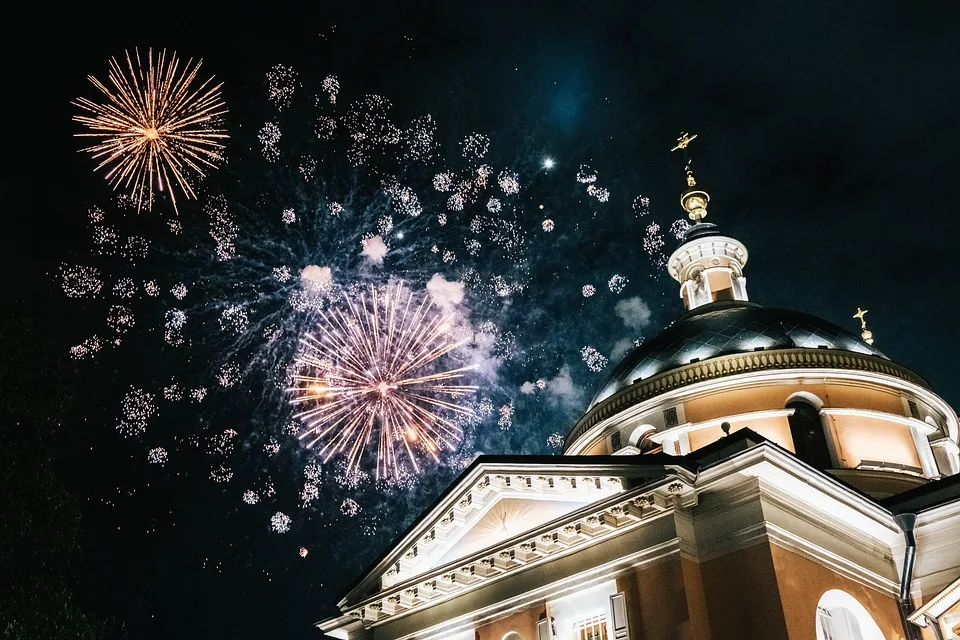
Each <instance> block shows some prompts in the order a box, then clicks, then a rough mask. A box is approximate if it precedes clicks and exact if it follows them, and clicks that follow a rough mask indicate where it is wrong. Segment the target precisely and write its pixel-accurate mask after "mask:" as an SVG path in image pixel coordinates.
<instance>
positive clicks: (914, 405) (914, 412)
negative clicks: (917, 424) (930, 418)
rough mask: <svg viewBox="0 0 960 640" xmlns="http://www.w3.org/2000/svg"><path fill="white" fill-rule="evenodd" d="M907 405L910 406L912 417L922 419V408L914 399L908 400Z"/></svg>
mask: <svg viewBox="0 0 960 640" xmlns="http://www.w3.org/2000/svg"><path fill="white" fill-rule="evenodd" d="M907 406H908V407H910V417H911V418H916V419H917V420H919V419H920V408H919V407H918V406H917V403H916V402H914V401H913V400H907Z"/></svg>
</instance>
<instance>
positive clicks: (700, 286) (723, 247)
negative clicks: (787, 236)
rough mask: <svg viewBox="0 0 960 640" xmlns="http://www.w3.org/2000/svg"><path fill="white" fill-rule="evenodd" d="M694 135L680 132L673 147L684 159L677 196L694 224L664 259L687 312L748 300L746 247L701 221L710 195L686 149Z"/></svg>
mask: <svg viewBox="0 0 960 640" xmlns="http://www.w3.org/2000/svg"><path fill="white" fill-rule="evenodd" d="M696 137H697V136H696V135H692V136H691V135H690V134H688V133H686V132H683V133H682V134H681V135H680V137H679V138H677V145H676V146H675V147H674V148H673V149H672V151H678V150H680V151H683V155H684V159H685V161H686V163H685V165H686V166H685V167H684V172H685V173H686V180H687V189H686V190H685V191H684V192H683V193H682V194H681V195H680V206H681V207H683V210H684V211H686V212H687V215H688V216H689V217H690V219H691V220H693V225H692V226H691V227H690V228H689V229H688V230H687V232H686V233H684V235H683V244H681V245H680V247H678V248H677V250H676V251H674V252H673V254H672V255H671V256H670V258H669V260H668V261H667V270H668V272H669V273H670V277H672V278H673V279H674V280H676V281H677V282H679V283H680V297H681V298H682V299H683V305H684V306H685V307H686V308H687V310H688V311H689V310H690V309H696V308H697V307H700V306H703V305H705V304H710V303H711V302H717V301H719V300H744V301H746V300H748V298H747V281H746V278H744V277H743V267H744V266H745V265H746V264H747V248H746V247H745V246H744V245H743V243H741V242H740V241H739V240H735V239H734V238H729V237H727V236H723V235H720V233H719V231H718V230H717V225H715V224H711V223H709V222H704V221H703V219H704V218H706V217H707V205H708V204H709V203H710V194H708V193H707V192H706V191H704V190H703V189H700V188H698V187H697V180H696V178H695V177H694V175H693V164H692V160H691V159H690V154H689V152H688V151H687V147H689V145H690V143H691V142H692V141H693V140H694V139H695V138H696Z"/></svg>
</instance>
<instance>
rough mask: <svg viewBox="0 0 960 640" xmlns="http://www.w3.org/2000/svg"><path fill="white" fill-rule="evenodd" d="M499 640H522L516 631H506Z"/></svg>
mask: <svg viewBox="0 0 960 640" xmlns="http://www.w3.org/2000/svg"><path fill="white" fill-rule="evenodd" d="M500 640H523V636H521V635H520V634H519V633H517V632H516V631H508V632H506V633H505V634H504V635H503V637H502V638H501V639H500Z"/></svg>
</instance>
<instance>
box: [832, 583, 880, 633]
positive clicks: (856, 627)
mask: <svg viewBox="0 0 960 640" xmlns="http://www.w3.org/2000/svg"><path fill="white" fill-rule="evenodd" d="M816 625H817V640H884V636H883V632H882V631H881V630H880V627H879V625H877V623H876V622H875V621H874V619H873V616H871V615H870V612H869V611H867V609H866V608H865V607H864V606H863V605H862V604H860V603H859V602H858V601H857V599H856V598H854V597H853V596H851V595H850V594H849V593H847V592H846V591H841V590H839V589H830V590H829V591H827V592H825V593H824V594H823V595H822V596H820V602H818V603H817V611H816Z"/></svg>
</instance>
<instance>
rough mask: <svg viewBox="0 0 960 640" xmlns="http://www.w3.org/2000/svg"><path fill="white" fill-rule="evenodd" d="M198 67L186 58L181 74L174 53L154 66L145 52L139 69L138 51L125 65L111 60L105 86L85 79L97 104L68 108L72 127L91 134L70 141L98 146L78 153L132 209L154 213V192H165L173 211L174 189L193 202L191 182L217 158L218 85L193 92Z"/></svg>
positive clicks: (80, 102) (220, 136)
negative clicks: (96, 93)
mask: <svg viewBox="0 0 960 640" xmlns="http://www.w3.org/2000/svg"><path fill="white" fill-rule="evenodd" d="M201 64H202V61H198V62H197V63H196V64H194V62H193V60H192V59H191V60H188V61H187V63H186V65H183V66H182V67H181V64H180V61H179V60H178V59H177V54H176V53H173V54H171V55H170V56H167V52H166V51H163V52H162V53H161V54H160V55H158V56H157V57H156V59H154V55H153V50H152V49H151V50H149V52H148V53H147V59H146V67H144V66H143V64H142V63H141V60H140V54H139V52H138V51H137V50H134V52H133V55H132V56H131V54H130V52H129V51H128V52H126V65H123V64H122V63H121V62H119V61H117V59H116V58H111V59H110V71H109V72H108V74H107V78H108V83H107V84H104V83H103V82H100V81H99V80H98V79H96V78H95V77H93V76H89V80H90V82H91V83H92V84H93V86H95V87H96V88H97V89H98V90H99V91H100V93H102V94H103V96H102V97H103V98H104V100H103V101H102V102H95V101H93V100H89V99H87V98H78V99H77V100H76V101H74V102H73V105H74V106H76V107H79V108H80V109H81V110H82V111H83V114H81V115H76V116H74V117H73V119H74V121H76V122H79V123H80V124H82V125H84V126H85V127H86V128H87V129H88V130H89V131H88V132H87V133H78V134H76V135H77V136H80V137H91V138H97V139H98V141H97V142H96V143H95V144H93V145H91V146H89V147H85V148H84V149H82V150H83V151H87V152H89V153H90V154H92V156H93V157H94V159H96V160H98V161H99V164H98V165H97V167H96V169H97V170H99V169H106V178H107V181H108V183H109V184H110V186H112V187H113V188H114V189H122V190H124V191H126V192H127V193H128V194H129V196H130V197H131V198H132V200H133V201H134V202H135V203H136V205H137V209H138V210H141V209H143V208H144V207H146V208H148V209H150V208H152V205H153V193H154V188H155V187H156V189H157V191H168V192H169V194H170V200H171V202H172V203H173V208H174V210H177V198H176V194H175V190H174V188H173V187H176V188H178V189H179V190H180V191H181V192H183V194H184V196H185V197H187V198H196V194H195V193H194V190H193V187H191V185H190V180H191V178H194V177H196V178H203V177H204V176H205V170H206V169H209V168H215V167H216V166H217V164H218V163H219V161H220V159H221V154H222V151H223V144H222V143H221V141H222V140H225V139H226V138H227V137H228V136H227V133H226V131H225V130H224V129H222V128H219V126H220V121H221V117H222V116H223V115H224V114H225V113H226V112H227V109H226V106H225V105H224V102H223V100H222V99H221V96H220V88H221V86H222V84H217V85H214V84H213V78H210V79H208V80H206V81H204V82H202V83H199V86H196V85H197V84H198V78H197V74H198V72H199V71H200V65H201Z"/></svg>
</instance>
